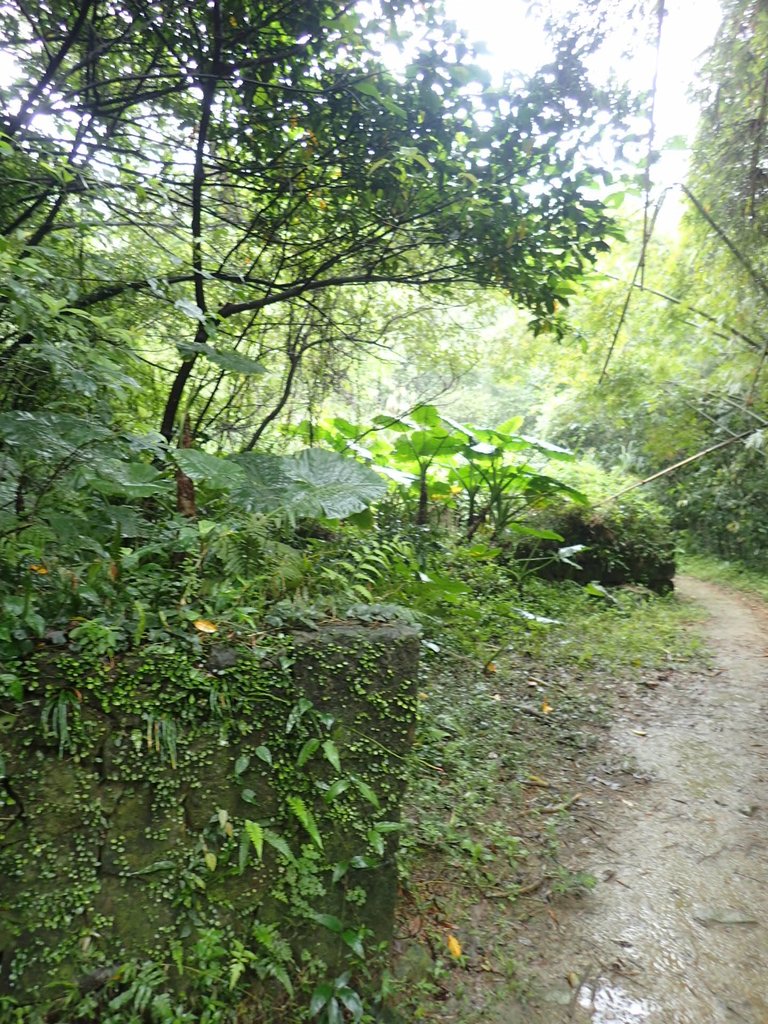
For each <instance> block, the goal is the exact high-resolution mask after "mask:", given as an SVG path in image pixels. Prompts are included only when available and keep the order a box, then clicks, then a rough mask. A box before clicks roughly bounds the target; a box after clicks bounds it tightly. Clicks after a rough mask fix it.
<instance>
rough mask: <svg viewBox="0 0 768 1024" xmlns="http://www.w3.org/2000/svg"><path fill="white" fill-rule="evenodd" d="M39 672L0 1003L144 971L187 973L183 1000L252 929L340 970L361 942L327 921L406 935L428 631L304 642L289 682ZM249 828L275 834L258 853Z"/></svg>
mask: <svg viewBox="0 0 768 1024" xmlns="http://www.w3.org/2000/svg"><path fill="white" fill-rule="evenodd" d="M222 654H223V655H224V656H223V657H222ZM233 662H234V664H233ZM42 665H43V670H42V671H41V672H40V674H39V675H38V678H37V680H36V681H34V680H33V681H32V682H31V683H30V686H29V690H28V694H27V699H25V702H24V703H23V704H22V705H21V706H18V707H10V706H7V707H4V708H2V709H0V710H1V711H2V714H0V751H2V752H3V754H4V757H5V764H6V778H5V781H4V783H3V785H4V787H5V788H4V790H0V794H2V795H1V797H0V812H1V813H0V957H1V960H0V992H5V993H13V994H15V996H16V997H17V998H22V999H29V1000H30V1001H33V1002H34V1001H35V1000H40V1001H44V1000H45V999H47V998H49V997H50V996H51V993H52V992H53V993H55V991H56V986H57V985H59V986H61V991H64V990H66V989H68V988H69V989H70V990H71V989H73V988H74V989H77V988H78V987H79V989H80V990H81V991H85V990H87V989H88V988H89V987H97V986H98V985H100V984H102V983H103V982H104V981H105V980H106V979H108V978H111V977H114V974H115V970H116V967H117V966H118V965H120V964H123V963H125V962H126V961H129V960H131V959H151V960H157V961H158V962H159V963H162V964H172V963H174V962H175V963H176V968H175V969H172V970H170V971H169V974H168V984H169V985H171V986H173V987H174V988H176V989H180V990H184V988H185V987H186V986H188V985H189V984H190V983H191V982H190V979H194V977H195V975H194V973H191V974H190V973H184V974H180V973H179V971H178V965H179V964H180V963H190V962H191V961H193V960H194V958H195V957H198V958H199V957H200V955H201V954H200V947H199V943H200V937H201V936H203V937H205V936H206V935H210V934H211V933H212V931H213V932H215V933H216V934H217V935H220V936H222V937H224V938H225V939H228V940H230V941H231V940H234V939H237V940H239V941H240V942H242V943H243V944H244V945H245V946H248V948H251V947H253V946H254V943H253V939H252V937H253V928H254V923H255V922H259V923H260V924H262V925H267V926H272V925H274V924H277V925H278V927H279V930H280V934H281V936H283V937H285V938H286V939H287V940H288V942H289V943H290V944H291V945H292V946H293V948H294V951H295V952H296V954H297V955H298V954H299V951H301V950H304V951H307V950H309V951H310V952H311V954H312V955H313V956H315V957H317V958H319V959H322V960H324V961H325V962H326V963H328V964H329V970H331V971H333V970H336V969H337V967H338V963H339V962H340V961H341V960H342V959H343V954H345V953H349V949H350V943H349V942H348V941H346V940H345V939H344V938H343V936H342V935H341V934H340V933H337V932H334V931H333V930H329V929H328V927H324V926H322V925H321V926H318V925H317V924H316V923H315V922H316V915H317V914H318V913H320V914H325V915H333V917H334V918H336V919H337V920H338V921H340V922H341V923H342V924H343V925H344V928H345V930H346V929H347V928H351V929H353V930H357V933H358V934H359V935H361V936H362V937H363V938H364V939H365V941H366V949H367V950H370V949H371V947H372V946H373V944H375V943H376V942H379V941H386V940H387V939H388V938H389V937H390V935H391V929H392V922H393V912H394V899H395V891H396V871H395V864H394V854H395V852H396V847H397V831H396V825H395V823H396V821H397V818H398V809H399V802H400V799H401V796H402V792H403V787H404V780H405V772H404V760H403V759H404V758H405V757H406V756H407V754H408V751H409V749H410V746H411V742H412V736H413V728H414V722H415V706H416V695H415V686H416V676H417V668H418V638H417V636H416V634H415V632H414V631H413V630H411V629H409V628H405V627H400V626H397V627H395V626H379V627H353V626H339V627H334V628H331V629H323V630H321V631H319V632H317V633H307V634H301V635H298V636H296V637H295V638H294V643H293V655H292V667H291V668H290V669H289V671H288V672H287V673H285V672H283V673H282V675H280V674H275V673H274V672H272V673H271V674H270V672H266V673H265V671H264V665H263V663H262V662H260V661H259V659H258V657H256V656H255V655H253V654H248V653H242V652H238V653H237V654H236V655H235V654H234V653H233V652H229V651H221V650H219V651H218V652H217V651H213V652H212V654H211V655H209V658H208V665H209V666H211V665H214V666H215V665H226V666H227V667H225V668H218V669H213V670H210V671H206V670H203V669H202V667H201V666H198V668H197V669H195V670H194V674H193V677H192V681H191V682H189V680H186V681H185V679H184V678H182V676H183V674H184V673H183V671H182V670H181V669H180V666H179V663H178V662H174V663H173V671H171V670H170V668H169V664H166V663H165V662H164V659H163V658H162V657H159V658H157V659H156V660H155V661H154V662H153V661H152V659H150V661H149V663H148V662H147V661H146V660H145V661H144V663H143V666H142V667H141V669H139V668H138V667H135V668H132V666H131V665H130V664H129V662H128V661H127V660H126V661H125V662H124V663H123V664H122V665H120V666H117V667H116V666H114V665H110V666H106V667H105V666H104V665H101V666H99V667H98V670H97V671H96V673H95V674H94V673H93V671H91V670H85V669H83V670H82V678H80V679H78V669H77V662H76V661H73V660H72V659H71V658H70V659H64V661H63V662H62V661H61V659H58V661H57V659H55V658H53V659H45V658H44V659H43V661H42ZM148 665H149V667H148ZM153 665H154V667H152V666H153ZM91 669H92V666H91ZM166 671H167V674H168V678H165V676H164V673H165V672H166ZM270 671H271V670H270ZM57 672H60V674H59V675H57ZM153 673H154V675H153ZM132 678H133V680H134V681H135V687H136V690H135V693H134V694H133V697H131V690H130V686H131V680H132ZM270 680H272V682H270ZM275 680H277V682H275ZM78 683H79V685H78ZM185 687H186V689H185ZM174 688H176V689H174ZM145 690H146V693H148V694H152V695H156V694H159V695H162V693H163V691H164V690H165V691H167V693H168V694H169V695H173V700H171V702H170V707H171V710H169V711H168V712H167V713H165V714H160V713H159V707H158V705H157V700H156V699H155V696H152V698H151V700H150V699H149V698H147V700H146V701H145V703H144V705H142V700H143V699H144V698H143V696H142V695H143V693H144V692H145ZM179 692H181V695H182V698H183V705H182V704H181V703H180V702H179V700H178V699H177V696H178V693H179ZM110 693H111V694H112V695H113V696H112V698H111V699H110V697H109V694H110ZM116 694H123V696H122V697H121V698H120V699H119V700H118V698H117V696H115V695H116ZM125 694H128V696H127V697H126V696H125ZM158 699H160V698H159V697H158ZM118 705H121V706H118ZM131 705H133V708H132V709H130V710H126V709H125V708H126V707H127V708H131ZM142 707H146V708H148V710H143V711H142V710H141V709H142ZM61 708H64V712H62V710H61ZM185 709H186V710H185ZM171 712H173V713H171ZM62 715H64V718H63V720H62ZM43 722H45V723H47V728H44V727H43ZM315 741H317V742H315ZM61 748H64V749H63V752H62V751H61ZM299 762H302V763H301V764H299ZM294 798H298V799H299V801H300V806H299V813H297V808H296V805H295V804H294V805H293V806H292V805H291V800H292V799H294ZM3 804H4V806H3ZM302 806H303V807H304V808H306V809H307V810H309V812H310V814H311V815H312V818H313V820H314V822H315V823H316V826H317V833H318V836H316V837H314V838H313V836H312V835H311V828H310V829H308V828H307V824H306V822H304V823H302V821H301V807H302ZM246 820H249V821H253V822H257V823H258V824H259V826H260V828H261V829H262V831H263V832H264V833H265V834H268V836H269V837H271V838H272V840H275V839H276V841H274V842H270V841H264V843H263V851H262V855H261V859H260V858H259V856H258V855H257V850H256V847H255V845H254V843H253V841H252V840H251V839H250V838H249V837H248V835H247V830H246V828H245V825H244V822H245V821H246ZM318 837H319V842H318ZM281 843H282V844H284V845H285V844H287V847H289V848H290V854H288V855H287V854H285V853H284V852H281V848H280V846H281ZM334 876H335V878H336V880H335V881H334ZM313 919H314V921H313ZM361 926H362V927H363V928H364V929H366V930H367V931H366V930H364V931H362V932H360V930H359V929H360V927H361ZM347 938H348V936H347ZM353 945H354V943H353ZM256 947H257V953H259V955H261V954H264V956H265V957H266V956H267V953H265V951H264V949H263V948H261V947H258V944H256ZM190 958H191V960H190ZM334 961H336V964H334ZM264 963H266V964H268V963H269V959H268V957H267V959H266V960H264ZM261 973H264V971H262V972H261ZM266 973H267V974H269V971H268V970H267V971H266ZM248 976H249V975H248V972H247V971H246V973H245V975H244V978H245V979H246V980H247V978H248ZM52 986H53V987H52Z"/></svg>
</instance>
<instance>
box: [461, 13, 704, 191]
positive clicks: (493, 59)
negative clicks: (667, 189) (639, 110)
mask: <svg viewBox="0 0 768 1024" xmlns="http://www.w3.org/2000/svg"><path fill="white" fill-rule="evenodd" d="M615 7H616V9H617V15H616V17H617V21H618V19H621V17H622V15H621V11H620V8H621V5H620V4H617V5H615ZM446 8H447V11H448V14H449V16H450V17H451V18H452V19H453V20H454V21H455V22H456V23H457V24H458V25H459V27H460V28H462V29H464V30H465V31H466V32H467V34H468V35H469V36H470V38H472V39H473V40H476V41H480V42H482V43H484V44H485V48H486V52H485V53H484V54H482V55H481V56H480V57H479V60H478V63H481V64H483V65H484V66H485V67H486V68H487V69H488V70H489V71H490V72H491V73H492V74H493V76H494V77H495V78H496V79H498V80H501V78H502V77H503V75H504V73H505V72H513V73H514V72H522V73H523V74H531V73H532V72H534V71H535V70H536V68H537V67H540V66H541V65H542V64H544V63H546V62H547V60H548V59H549V58H550V54H551V51H550V48H549V45H548V42H547V39H546V37H545V34H544V30H543V28H542V25H541V22H540V21H539V20H538V19H537V18H536V17H534V16H533V15H531V14H529V13H528V8H529V4H527V3H525V2H524V0H446ZM666 10H667V14H666V17H665V19H664V27H663V30H662V39H661V51H660V55H659V75H658V86H657V94H656V112H655V123H656V147H657V148H662V147H663V145H664V143H665V142H667V141H668V140H669V139H672V138H676V137H677V136H684V137H686V138H687V139H688V141H689V142H691V141H692V140H693V137H694V135H695V132H696V122H697V117H698V110H697V108H696V105H695V103H694V101H693V100H692V99H691V98H690V96H689V91H690V89H691V86H692V85H693V83H694V80H695V76H696V72H697V70H698V68H699V67H700V65H701V60H702V57H703V55H704V53H705V51H706V50H707V48H708V47H709V46H710V45H711V44H712V41H713V40H714V37H715V33H716V31H717V28H718V25H719V23H720V18H721V10H720V4H719V2H718V0H666ZM652 18H653V20H652V21H651V22H650V23H649V25H648V32H647V35H648V37H649V38H653V36H654V35H655V16H654V15H652ZM616 36H617V39H616V43H615V47H614V51H613V52H611V48H608V49H607V52H606V53H605V54H604V55H603V58H602V59H601V60H600V62H599V63H598V64H597V67H596V70H597V73H598V75H600V76H606V75H608V74H609V73H610V71H611V70H613V71H614V73H615V75H616V77H617V78H618V80H619V81H625V82H628V83H629V84H630V85H631V87H632V88H633V89H634V90H637V91H648V90H649V89H650V88H651V84H652V82H653V73H654V65H655V61H656V54H655V47H654V45H652V44H651V45H648V46H635V47H634V48H633V52H632V56H631V58H629V59H628V58H626V57H623V56H622V54H621V49H622V43H626V36H625V37H624V39H622V31H621V24H619V23H617V25H616ZM688 155H689V154H688V152H687V151H686V150H676V151H673V152H668V153H664V154H663V155H662V157H661V159H660V160H659V162H658V163H657V164H656V165H655V167H654V171H653V177H654V181H655V182H656V183H657V185H659V186H660V187H664V186H666V185H671V184H673V183H674V182H677V181H680V180H681V178H683V177H684V176H685V173H686V169H687V166H688Z"/></svg>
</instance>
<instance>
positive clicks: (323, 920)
mask: <svg viewBox="0 0 768 1024" xmlns="http://www.w3.org/2000/svg"><path fill="white" fill-rule="evenodd" d="M310 916H311V918H312V920H313V921H314V922H315V923H316V924H319V925H320V926H321V927H322V928H327V929H328V931H329V932H335V934H336V935H340V934H341V933H342V932H343V931H344V925H343V924H342V922H341V921H340V920H339V919H338V917H334V916H333V914H318V913H315V912H313V913H312V914H311V915H310Z"/></svg>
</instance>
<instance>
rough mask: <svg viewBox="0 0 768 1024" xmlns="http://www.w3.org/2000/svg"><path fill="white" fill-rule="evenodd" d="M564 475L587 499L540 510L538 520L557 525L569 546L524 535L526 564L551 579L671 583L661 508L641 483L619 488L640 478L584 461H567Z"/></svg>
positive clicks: (662, 586) (671, 559)
mask: <svg viewBox="0 0 768 1024" xmlns="http://www.w3.org/2000/svg"><path fill="white" fill-rule="evenodd" d="M566 476H567V478H568V479H569V480H570V481H571V482H572V483H573V484H575V485H576V486H578V487H579V489H580V490H581V491H583V492H584V493H585V494H586V495H587V496H588V498H589V501H588V502H585V503H584V504H582V505H572V506H571V507H569V508H567V509H564V510H557V509H550V510H548V511H545V512H543V513H539V514H538V515H537V516H536V518H535V519H534V523H535V524H536V525H537V526H539V527H542V526H543V527H546V528H547V529H550V530H554V531H556V533H557V534H559V535H560V537H561V538H562V540H563V541H564V542H565V544H566V547H564V548H558V547H557V544H558V542H557V541H552V540H549V539H546V538H543V539H541V540H536V541H526V540H523V541H521V543H520V544H519V545H518V548H517V550H516V556H517V557H518V558H522V559H523V560H524V562H525V563H526V568H529V569H531V570H532V571H536V572H540V573H541V574H543V575H545V576H547V577H549V578H551V579H575V580H579V581H581V582H583V583H590V582H592V581H596V582H598V583H605V584H616V583H641V584H645V585H647V586H649V587H651V588H653V589H659V590H662V591H663V590H666V589H669V588H670V586H671V580H672V577H673V576H674V571H675V550H676V549H675V542H674V539H673V537H672V534H671V525H670V521H669V518H668V516H667V515H666V513H665V511H664V510H663V508H662V507H661V506H659V505H658V504H656V503H655V502H653V501H652V500H651V499H649V498H648V497H647V496H646V495H644V494H643V493H642V491H641V490H640V489H633V490H630V491H628V492H627V493H624V494H620V493H619V492H621V491H623V490H625V489H626V488H630V487H632V484H633V483H636V481H634V480H632V478H630V477H627V476H625V475H623V474H621V473H616V472H614V473H607V472H606V471H604V470H601V469H600V468H599V467H597V466H596V465H590V464H589V463H587V462H584V461H582V462H579V463H576V464H574V465H573V466H571V467H569V468H568V469H567V471H566ZM614 495H617V497H614ZM558 556H559V557H558Z"/></svg>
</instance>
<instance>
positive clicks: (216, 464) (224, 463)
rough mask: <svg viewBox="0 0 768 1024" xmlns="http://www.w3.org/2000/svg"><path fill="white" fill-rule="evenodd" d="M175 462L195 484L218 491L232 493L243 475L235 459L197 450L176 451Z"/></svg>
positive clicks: (180, 449)
mask: <svg viewBox="0 0 768 1024" xmlns="http://www.w3.org/2000/svg"><path fill="white" fill-rule="evenodd" d="M173 460H174V462H175V463H176V465H177V466H178V467H179V469H181V470H183V472H185V473H186V474H187V476H188V477H190V479H192V480H194V481H195V483H205V484H207V485H208V486H209V487H211V488H212V489H213V490H217V491H231V490H232V489H233V487H235V486H236V485H237V484H238V483H239V481H240V480H241V479H242V475H243V474H242V472H241V471H240V469H239V468H238V466H236V465H235V463H234V460H233V459H222V458H220V457H219V456H218V455H209V454H208V452H201V451H198V450H197V449H196V448H178V449H176V450H175V451H174V452H173Z"/></svg>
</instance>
